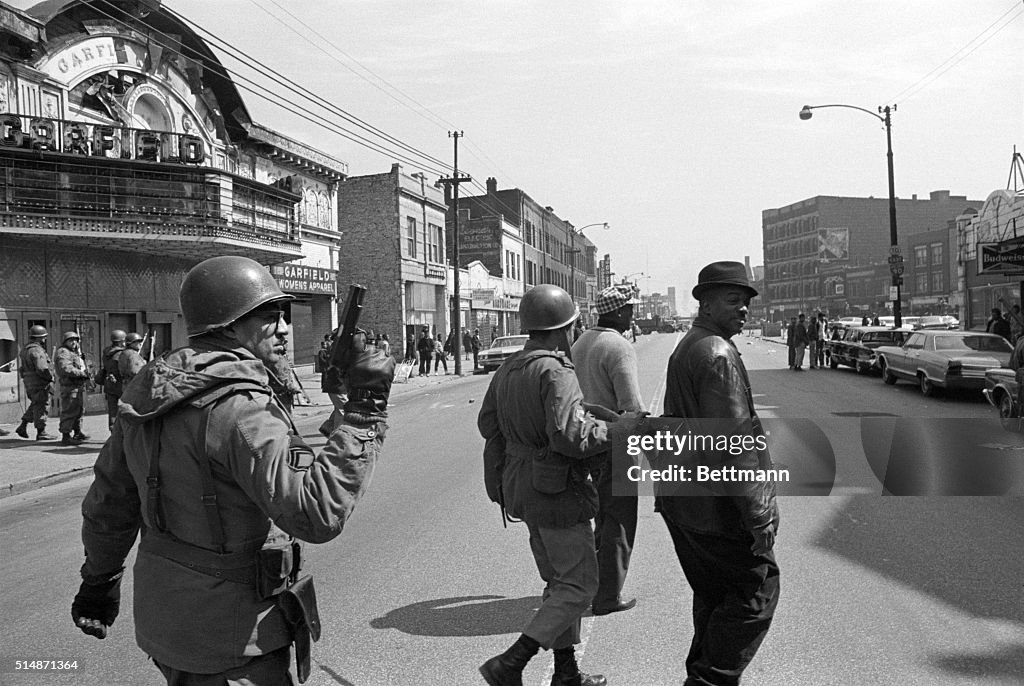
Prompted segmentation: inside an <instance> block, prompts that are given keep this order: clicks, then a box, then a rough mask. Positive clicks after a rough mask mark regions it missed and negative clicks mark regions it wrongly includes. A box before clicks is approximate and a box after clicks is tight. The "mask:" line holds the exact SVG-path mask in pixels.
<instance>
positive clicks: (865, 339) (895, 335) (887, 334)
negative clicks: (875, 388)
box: [825, 326, 912, 374]
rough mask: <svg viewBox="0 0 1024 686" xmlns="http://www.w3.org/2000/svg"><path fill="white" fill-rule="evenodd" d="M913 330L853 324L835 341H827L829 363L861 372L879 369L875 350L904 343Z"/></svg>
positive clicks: (835, 366)
mask: <svg viewBox="0 0 1024 686" xmlns="http://www.w3.org/2000/svg"><path fill="white" fill-rule="evenodd" d="M911 333H912V332H911V331H910V330H908V329H887V328H885V327H884V326H851V327H849V328H848V329H847V330H846V331H845V332H844V333H843V335H842V336H841V337H840V338H839V339H837V340H833V341H826V343H825V351H826V352H827V353H828V356H829V361H828V364H829V366H830V367H832V369H836V368H837V367H839V365H841V364H843V365H846V366H847V367H853V368H854V369H856V370H857V371H858V372H860V373H861V374H866V373H868V372H871V371H875V370H877V369H878V358H877V357H876V355H875V350H876V349H877V348H880V347H882V346H883V345H892V346H896V345H902V344H903V342H904V341H905V340H907V337H908V336H910V334H911Z"/></svg>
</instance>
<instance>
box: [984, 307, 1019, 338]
mask: <svg viewBox="0 0 1024 686" xmlns="http://www.w3.org/2000/svg"><path fill="white" fill-rule="evenodd" d="M985 331H987V332H988V333H994V334H996V335H997V336H1002V337H1003V338H1005V339H1006V340H1010V336H1011V335H1012V334H1011V333H1010V322H1008V321H1006V319H1004V318H1003V312H1002V310H1000V309H999V308H998V307H993V308H992V317H991V318H990V319H989V320H988V321H987V322H986V323H985Z"/></svg>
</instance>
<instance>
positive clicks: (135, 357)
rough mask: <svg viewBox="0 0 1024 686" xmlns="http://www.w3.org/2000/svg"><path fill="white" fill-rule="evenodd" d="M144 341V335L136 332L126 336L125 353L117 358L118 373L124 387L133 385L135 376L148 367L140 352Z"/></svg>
mask: <svg viewBox="0 0 1024 686" xmlns="http://www.w3.org/2000/svg"><path fill="white" fill-rule="evenodd" d="M143 340H144V339H143V337H142V335H141V334H137V333H135V332H134V331H132V332H131V333H130V334H127V335H126V336H125V339H124V346H125V348H124V352H123V353H121V354H120V355H119V356H118V358H117V373H118V376H120V377H121V385H122V387H125V386H127V385H128V384H129V383H131V380H132V379H134V378H135V375H136V374H138V373H139V372H140V371H142V368H143V367H145V366H146V360H144V359H143V358H142V353H141V352H139V351H140V350H142V341H143Z"/></svg>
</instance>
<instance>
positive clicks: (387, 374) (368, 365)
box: [345, 348, 395, 418]
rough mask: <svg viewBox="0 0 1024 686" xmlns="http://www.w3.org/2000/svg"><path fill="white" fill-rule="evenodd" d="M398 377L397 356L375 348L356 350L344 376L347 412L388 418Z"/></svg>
mask: <svg viewBox="0 0 1024 686" xmlns="http://www.w3.org/2000/svg"><path fill="white" fill-rule="evenodd" d="M394 378H395V359H394V358H393V357H391V356H389V355H385V354H384V353H383V351H381V350H377V349H376V348H373V349H369V350H361V351H353V352H352V363H351V365H350V366H349V368H348V373H347V374H346V375H345V386H346V387H347V388H348V402H347V403H345V412H346V413H353V414H358V415H365V416H367V417H375V418H376V417H381V418H383V417H387V416H388V415H387V407H388V397H389V396H390V395H391V382H392V381H394Z"/></svg>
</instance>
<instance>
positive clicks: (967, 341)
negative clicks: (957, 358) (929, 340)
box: [935, 336, 1013, 353]
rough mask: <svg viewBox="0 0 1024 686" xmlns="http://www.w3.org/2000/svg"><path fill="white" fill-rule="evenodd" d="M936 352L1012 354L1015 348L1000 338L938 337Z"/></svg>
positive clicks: (936, 338)
mask: <svg viewBox="0 0 1024 686" xmlns="http://www.w3.org/2000/svg"><path fill="white" fill-rule="evenodd" d="M935 349H936V350H976V351H978V352H987V353H1010V352H1013V348H1011V347H1010V344H1009V343H1007V342H1006V339H1005V338H1002V337H999V336H936V337H935Z"/></svg>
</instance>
